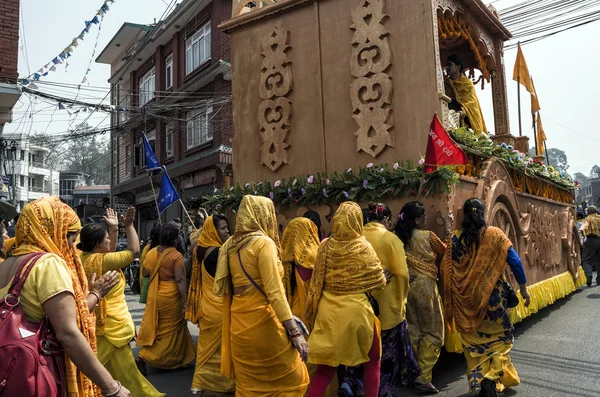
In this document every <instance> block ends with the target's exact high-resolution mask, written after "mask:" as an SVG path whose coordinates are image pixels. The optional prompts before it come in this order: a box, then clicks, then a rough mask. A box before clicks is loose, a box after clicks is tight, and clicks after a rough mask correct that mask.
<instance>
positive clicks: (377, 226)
mask: <svg viewBox="0 0 600 397" xmlns="http://www.w3.org/2000/svg"><path fill="white" fill-rule="evenodd" d="M391 227H392V211H391V210H390V208H389V207H388V206H387V205H386V204H384V203H370V204H369V223H367V224H366V225H365V227H364V229H363V233H362V234H363V236H365V238H366V239H367V241H368V242H369V243H371V245H372V246H373V248H374V249H375V252H376V253H377V257H378V258H379V260H380V261H381V266H382V267H383V269H384V272H385V274H386V277H387V279H388V284H387V285H386V287H385V288H384V289H383V290H382V291H374V292H373V296H374V297H375V299H377V301H378V302H379V310H380V314H379V320H380V321H381V329H382V331H381V344H382V346H383V348H382V351H383V354H382V358H381V384H380V387H379V395H380V396H381V397H384V396H393V395H396V394H397V393H398V391H399V390H400V388H401V387H402V386H407V385H410V384H412V383H413V382H414V381H415V379H416V378H417V377H418V376H419V375H421V369H420V368H419V365H418V364H417V360H416V358H415V354H414V352H413V350H412V346H411V343H410V339H409V336H408V330H407V327H408V326H407V321H406V299H407V296H408V293H409V292H408V290H409V275H408V267H407V265H406V255H405V253H404V245H403V244H402V241H400V239H399V238H398V237H397V236H396V235H395V234H394V233H392V232H390V231H389V229H390V228H391Z"/></svg>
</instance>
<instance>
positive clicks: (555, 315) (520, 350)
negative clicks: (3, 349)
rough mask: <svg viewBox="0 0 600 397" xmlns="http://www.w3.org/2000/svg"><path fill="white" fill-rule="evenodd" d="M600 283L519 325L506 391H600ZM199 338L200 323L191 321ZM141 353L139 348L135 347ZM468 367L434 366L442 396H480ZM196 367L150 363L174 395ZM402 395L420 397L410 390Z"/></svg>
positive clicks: (561, 396) (550, 396) (552, 396)
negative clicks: (472, 388) (517, 380)
mask: <svg viewBox="0 0 600 397" xmlns="http://www.w3.org/2000/svg"><path fill="white" fill-rule="evenodd" d="M137 299H138V296H133V295H128V296H127V301H128V304H129V308H130V311H131V313H132V315H133V319H134V321H135V323H136V325H138V326H139V324H140V322H141V320H142V315H143V310H144V309H143V308H144V305H141V304H139V303H137ZM599 319H600V287H597V286H594V287H592V288H583V289H580V290H579V291H577V292H576V293H574V294H573V295H571V296H569V297H567V298H565V299H562V300H561V301H559V302H557V303H556V304H554V305H553V306H551V307H549V308H546V309H544V310H542V311H541V312H539V313H537V314H536V315H535V316H533V317H532V318H529V319H527V320H525V321H524V322H522V323H520V324H517V332H516V334H517V337H516V343H515V348H514V349H513V353H512V354H511V357H512V359H513V361H514V363H515V366H516V367H517V370H518V371H519V375H520V377H521V381H522V384H521V385H520V386H519V387H517V388H515V389H514V391H512V390H511V391H508V392H506V393H504V394H503V395H504V396H513V395H514V396H524V397H571V396H572V397H598V396H600V337H599V333H600V321H599ZM190 330H191V332H192V335H193V336H194V339H196V338H197V336H198V328H197V327H195V326H192V325H190ZM134 352H135V353H136V354H137V349H134ZM465 370H466V366H465V363H464V360H463V358H462V356H461V355H457V354H445V355H443V356H442V357H441V359H440V361H439V362H438V365H436V367H435V369H434V383H435V384H436V386H437V387H438V388H440V389H441V393H440V394H437V396H439V397H476V396H477V393H472V394H470V393H468V387H467V382H466V377H465V375H464V374H465ZM192 376H193V370H186V371H180V372H162V371H157V370H153V369H151V368H148V377H149V379H150V381H151V382H152V383H153V384H154V385H155V386H156V387H157V388H158V389H159V390H161V391H163V392H165V393H167V395H168V396H169V397H171V396H188V395H189V387H190V384H191V379H192ZM400 395H401V396H419V394H416V393H414V392H412V391H410V390H406V391H403V392H402V393H401V394H400Z"/></svg>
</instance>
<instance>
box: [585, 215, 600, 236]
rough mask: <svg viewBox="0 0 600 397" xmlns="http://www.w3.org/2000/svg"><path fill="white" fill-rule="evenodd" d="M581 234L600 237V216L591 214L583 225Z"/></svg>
mask: <svg viewBox="0 0 600 397" xmlns="http://www.w3.org/2000/svg"><path fill="white" fill-rule="evenodd" d="M581 233H583V235H584V236H587V235H588V234H595V235H596V236H599V237H600V215H598V214H589V215H588V216H587V217H586V218H585V219H584V220H583V223H582V225H581Z"/></svg>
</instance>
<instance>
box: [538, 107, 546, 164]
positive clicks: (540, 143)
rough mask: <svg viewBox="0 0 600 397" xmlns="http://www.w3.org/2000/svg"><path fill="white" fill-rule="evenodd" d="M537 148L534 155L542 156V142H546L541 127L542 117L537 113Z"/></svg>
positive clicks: (542, 127)
mask: <svg viewBox="0 0 600 397" xmlns="http://www.w3.org/2000/svg"><path fill="white" fill-rule="evenodd" d="M536 133H537V147H536V153H537V155H538V156H541V155H542V154H544V142H546V133H545V132H544V126H543V125H542V117H541V116H540V114H539V113H538V115H537V131H536Z"/></svg>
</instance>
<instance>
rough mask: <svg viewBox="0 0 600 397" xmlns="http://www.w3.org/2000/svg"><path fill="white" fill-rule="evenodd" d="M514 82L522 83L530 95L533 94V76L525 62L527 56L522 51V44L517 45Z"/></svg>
mask: <svg viewBox="0 0 600 397" xmlns="http://www.w3.org/2000/svg"><path fill="white" fill-rule="evenodd" d="M513 80H514V81H518V82H519V83H521V84H522V85H523V87H525V89H527V91H528V92H529V93H530V94H533V92H534V88H533V82H532V81H531V75H530V74H529V69H528V68H527V62H526V61H525V56H524V55H523V51H522V50H521V44H520V43H519V44H518V45H517V59H516V60H515V68H514V71H513Z"/></svg>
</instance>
